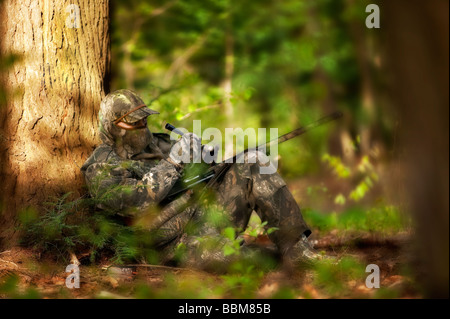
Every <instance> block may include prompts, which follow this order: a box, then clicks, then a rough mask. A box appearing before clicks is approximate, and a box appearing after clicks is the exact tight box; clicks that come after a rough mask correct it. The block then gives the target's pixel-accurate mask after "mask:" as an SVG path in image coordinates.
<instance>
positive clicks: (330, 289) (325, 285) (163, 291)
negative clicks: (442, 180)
mask: <svg viewBox="0 0 450 319" xmlns="http://www.w3.org/2000/svg"><path fill="white" fill-rule="evenodd" d="M261 239H264V238H261ZM410 240H411V236H410V234H408V233H403V234H398V235H396V236H393V237H390V238H376V237H370V236H362V237H350V236H348V237H347V238H344V237H339V238H336V236H334V235H333V234H329V235H327V236H323V237H322V238H319V239H316V240H315V241H314V243H315V247H316V248H317V249H319V250H321V251H325V252H326V253H327V254H328V255H331V256H337V257H339V258H341V259H342V258H344V259H343V260H346V261H345V262H343V263H344V264H340V263H339V264H337V265H335V264H324V265H318V266H317V267H302V266H299V267H297V268H295V269H294V270H291V271H286V270H285V269H283V268H282V267H281V266H279V267H275V268H274V269H272V270H270V271H267V272H263V273H261V272H257V271H255V273H251V270H250V271H248V270H246V271H245V272H244V274H243V275H242V276H236V275H233V274H228V275H217V274H212V273H207V272H203V271H197V270H193V269H187V268H175V267H165V266H157V265H141V266H139V265H138V266H136V267H133V268H132V272H127V271H123V270H121V269H119V268H108V266H110V264H106V263H104V264H96V265H87V266H84V265H81V266H80V278H81V279H80V288H79V289H76V288H75V289H69V288H67V287H66V278H67V276H68V275H69V274H68V273H66V272H65V269H66V265H65V264H63V263H61V262H55V261H52V260H45V259H42V258H39V256H38V255H36V253H34V252H33V251H31V250H29V249H24V248H14V249H11V250H7V251H3V252H0V297H2V298H51V299H53V298H241V297H245V298H249V297H250V298H283V299H285V298H289V299H290V298H295V299H303V298H314V299H316V298H421V293H420V290H419V289H417V286H416V285H415V280H414V278H413V276H412V275H411V273H410V272H408V269H407V265H410V264H411V262H412V260H411V253H412V252H411V251H410V247H411V245H410ZM348 258H350V259H348ZM349 261H350V264H348V263H349ZM345 263H347V266H346V265H345ZM369 264H376V265H378V266H379V268H380V288H379V289H376V288H368V287H366V284H365V280H366V276H368V275H369V273H365V269H364V268H365V266H366V265H369ZM405 266H406V267H405ZM355 267H359V268H360V269H359V270H356V272H355V269H354V268H355ZM125 270H130V269H125ZM346 272H349V273H346Z"/></svg>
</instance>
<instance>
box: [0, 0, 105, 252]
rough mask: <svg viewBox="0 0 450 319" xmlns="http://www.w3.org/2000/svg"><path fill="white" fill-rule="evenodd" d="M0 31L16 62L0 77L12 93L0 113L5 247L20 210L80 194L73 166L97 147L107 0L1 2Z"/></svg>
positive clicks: (0, 225) (0, 235) (1, 228)
mask: <svg viewBox="0 0 450 319" xmlns="http://www.w3.org/2000/svg"><path fill="white" fill-rule="evenodd" d="M78 9H79V10H78ZM78 12H79V14H78ZM0 32H1V35H2V36H1V44H0V45H1V46H0V49H1V53H2V55H6V54H9V53H14V54H18V55H20V56H21V57H22V59H21V62H20V63H16V64H15V65H14V66H13V67H12V68H10V69H9V70H7V71H6V74H4V75H3V76H2V77H1V81H2V84H3V86H4V87H6V88H7V89H8V91H9V92H10V93H11V92H12V93H13V94H12V95H10V96H9V98H8V99H7V104H6V106H5V107H3V108H2V109H0V125H1V126H0V128H1V134H0V136H1V137H2V138H1V139H0V156H1V168H0V176H1V180H2V183H1V184H0V193H1V195H0V196H1V197H0V203H1V204H2V205H1V208H2V218H1V219H0V246H5V245H10V244H11V243H9V242H6V240H4V239H5V238H9V237H10V236H11V235H12V233H14V231H13V229H14V227H13V226H14V225H16V216H17V214H18V213H19V212H20V211H21V210H22V209H24V208H26V207H30V206H31V207H37V208H38V209H39V208H40V207H41V205H42V203H43V202H45V201H46V200H48V199H49V196H52V195H54V196H59V195H61V194H64V193H67V192H74V193H75V194H76V195H77V194H80V193H81V192H83V189H82V185H83V178H82V176H81V174H80V166H81V165H82V163H83V162H84V161H85V159H86V158H87V157H88V156H89V154H90V153H91V151H92V148H93V147H94V146H95V144H96V143H97V142H98V135H97V112H98V108H99V105H100V101H101V99H102V97H103V96H104V94H105V90H108V89H107V82H106V78H107V76H108V73H109V54H110V49H109V44H110V39H109V0H95V1H93V0H70V1H69V0H24V1H16V0H6V1H4V2H3V4H1V11H0ZM2 238H3V242H2ZM2 244H3V245H2Z"/></svg>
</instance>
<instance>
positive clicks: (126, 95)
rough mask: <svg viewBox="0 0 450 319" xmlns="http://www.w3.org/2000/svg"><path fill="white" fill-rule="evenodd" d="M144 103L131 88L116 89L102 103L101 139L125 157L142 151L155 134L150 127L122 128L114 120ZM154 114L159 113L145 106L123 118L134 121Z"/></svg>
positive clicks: (100, 114)
mask: <svg viewBox="0 0 450 319" xmlns="http://www.w3.org/2000/svg"><path fill="white" fill-rule="evenodd" d="M144 104H145V103H144V101H142V99H141V98H140V97H139V96H138V95H137V94H136V93H134V92H132V91H130V90H118V91H114V92H112V93H110V94H108V95H107V96H106V97H105V98H104V99H103V100H102V102H101V104H100V112H99V121H100V139H101V140H102V142H103V143H104V144H106V145H109V146H111V147H112V148H113V149H114V150H115V151H116V153H117V154H118V155H119V156H120V157H122V158H124V159H131V158H132V157H133V156H135V155H137V154H140V153H142V152H143V151H144V149H145V148H146V146H147V145H149V144H150V143H151V142H152V139H153V135H152V133H151V132H150V131H149V129H148V128H145V129H139V130H134V131H128V130H124V129H121V128H119V127H117V126H116V125H115V124H114V121H115V120H117V119H118V118H120V117H122V116H124V115H125V114H126V113H128V112H130V111H132V110H133V109H135V108H136V107H139V106H140V105H144ZM152 114H159V113H158V112H157V111H154V110H151V109H149V108H147V107H146V106H144V107H142V108H139V109H137V110H136V111H134V112H131V113H130V114H129V115H127V116H126V117H124V119H123V120H124V121H126V122H127V123H132V122H136V121H139V120H142V119H143V118H146V117H147V116H149V115H152Z"/></svg>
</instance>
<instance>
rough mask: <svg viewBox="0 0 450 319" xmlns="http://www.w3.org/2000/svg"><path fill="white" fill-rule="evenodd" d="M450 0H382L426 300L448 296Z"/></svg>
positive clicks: (383, 21)
mask: <svg viewBox="0 0 450 319" xmlns="http://www.w3.org/2000/svg"><path fill="white" fill-rule="evenodd" d="M448 10H449V2H448V1H445V0H429V1H419V0H397V1H384V2H383V3H382V6H381V17H382V22H381V23H382V25H381V30H382V31H384V32H383V35H384V41H385V43H386V49H387V53H388V55H387V56H388V57H389V60H390V68H391V70H392V73H393V77H394V78H393V80H394V82H393V86H392V88H393V90H392V92H394V101H395V102H396V104H397V105H396V106H397V109H398V111H399V113H400V116H401V121H402V123H401V126H402V127H401V136H400V138H401V141H402V145H403V147H404V150H403V153H404V160H405V163H406V166H407V172H408V178H407V180H406V181H405V185H406V188H407V191H408V195H409V199H410V205H411V207H410V209H411V211H412V213H413V215H414V217H415V222H416V225H417V227H416V237H417V238H416V239H417V249H416V253H417V258H418V260H419V263H420V264H421V266H422V267H423V274H421V275H420V276H418V277H419V281H420V283H421V284H422V285H423V288H424V289H425V291H426V293H427V296H428V297H434V298H448V296H449V272H448V271H449V237H448V236H449V205H448V204H449V200H448V199H449V196H448V194H449V166H448V162H449V157H448V155H449V151H448V146H449V145H448V136H449V135H448V128H449V123H448V122H449V114H448V113H449V106H448V105H449V91H448V86H449V60H448V55H449V19H448V12H449V11H448Z"/></svg>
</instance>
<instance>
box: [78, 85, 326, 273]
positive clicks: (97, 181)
mask: <svg viewBox="0 0 450 319" xmlns="http://www.w3.org/2000/svg"><path fill="white" fill-rule="evenodd" d="M152 114H159V113H158V112H156V111H153V110H151V109H149V108H148V107H147V106H146V105H145V103H144V102H143V101H142V99H141V98H139V97H138V96H137V95H136V94H135V93H133V92H132V91H129V90H119V91H115V92H113V93H110V94H109V95H107V96H106V97H105V98H104V99H103V101H102V102H101V106H100V112H99V121H100V137H101V140H102V142H103V143H102V144H101V145H100V146H98V147H97V148H96V149H95V151H94V152H93V154H92V155H91V156H90V157H89V158H88V160H87V161H86V162H85V163H84V165H83V166H82V168H81V170H82V172H83V174H84V176H85V179H86V183H87V186H88V188H89V191H90V193H91V195H92V196H93V197H95V198H101V200H100V203H101V204H99V205H98V206H99V208H101V209H113V210H114V211H116V212H117V213H118V214H124V213H127V214H131V215H132V216H136V214H137V215H141V214H145V213H146V212H147V211H148V209H149V208H151V207H155V206H157V205H158V204H159V203H161V201H163V200H164V199H165V198H166V196H167V195H168V193H169V191H170V190H171V188H172V187H173V186H174V184H175V182H176V181H177V180H178V179H180V178H181V176H182V172H183V168H184V167H185V163H177V162H178V160H177V159H176V158H174V155H173V153H171V149H172V146H174V144H176V143H178V145H177V146H178V147H181V148H182V149H185V148H186V147H189V145H195V144H190V143H189V142H190V140H192V139H193V140H196V141H198V137H197V136H195V135H194V134H190V133H189V134H184V135H183V137H182V138H181V139H180V140H179V141H178V142H175V141H171V140H170V137H169V135H167V134H162V133H158V134H156V133H151V132H150V131H149V129H148V127H147V117H148V116H150V115H152ZM220 165H221V164H218V165H216V167H215V168H213V169H217V168H218V167H220ZM259 165H263V164H261V163H260V162H259V161H258V160H257V161H256V163H253V164H250V163H242V164H239V163H236V164H233V165H232V166H231V168H230V169H229V170H228V171H227V172H226V173H225V175H224V177H223V178H222V179H221V180H220V181H219V182H217V183H216V184H215V185H213V186H212V192H213V194H214V195H215V200H214V201H210V202H211V203H209V204H208V205H210V206H212V207H216V208H217V207H219V208H220V209H219V210H218V211H219V212H221V213H220V214H222V217H223V218H222V219H223V220H226V221H228V222H229V223H230V224H231V225H233V226H234V227H236V229H240V230H245V228H246V227H247V224H248V222H249V219H250V215H251V213H252V212H253V211H256V212H257V214H258V215H259V217H260V218H261V220H262V221H267V225H266V227H267V228H270V227H276V228H278V230H276V231H274V232H272V233H271V234H270V235H269V237H270V239H271V240H272V241H273V242H274V243H275V244H276V246H277V248H278V250H279V252H280V253H281V255H282V256H284V257H285V258H287V259H289V260H291V261H296V260H299V259H301V258H319V257H320V256H319V255H318V254H317V253H316V252H314V250H313V249H312V248H311V246H310V244H309V242H308V240H307V237H308V236H309V235H310V234H311V231H310V229H309V228H308V226H307V225H306V223H305V221H304V220H303V217H302V214H301V212H300V208H299V207H298V205H297V203H296V202H295V200H294V198H293V197H292V195H291V193H290V192H289V190H288V188H287V187H286V183H285V182H284V180H283V179H282V178H281V177H280V176H279V175H278V174H277V173H274V174H263V175H262V174H260V173H259ZM191 196H192V194H191V193H190V192H189V193H185V194H184V195H183V196H181V197H179V198H177V199H175V200H174V201H173V202H171V203H169V204H168V205H166V206H164V208H163V209H162V211H161V212H160V216H159V218H158V219H157V220H156V221H155V226H154V227H152V228H151V229H150V230H149V231H150V232H153V233H154V234H156V235H155V236H154V238H155V239H154V246H155V247H156V248H157V249H159V250H161V251H162V252H165V253H166V256H169V257H167V258H170V256H171V251H172V250H173V249H174V247H176V246H177V245H178V244H180V243H183V244H184V245H185V247H186V249H187V254H186V255H187V258H185V259H184V264H185V265H188V266H194V267H200V268H207V267H214V265H217V264H223V263H224V262H225V261H227V260H229V259H227V258H229V257H227V258H226V257H225V256H224V255H223V252H222V251H223V249H222V248H223V245H225V244H227V239H225V238H223V236H220V233H221V230H222V228H223V227H225V225H227V223H225V224H224V223H219V224H220V225H218V224H217V223H216V224H212V223H211V222H208V220H209V219H208V214H209V213H208V212H209V211H210V210H209V209H206V208H205V206H200V205H196V203H193V202H191V201H190V197H191ZM216 211H217V209H216ZM188 225H195V227H189V229H191V231H189V232H188V231H186V229H187V226H188ZM192 229H194V230H193V231H192ZM204 238H209V239H212V240H216V242H215V245H213V246H211V245H209V246H208V245H204V244H203V243H204V242H205V241H204V240H203V239H204Z"/></svg>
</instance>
